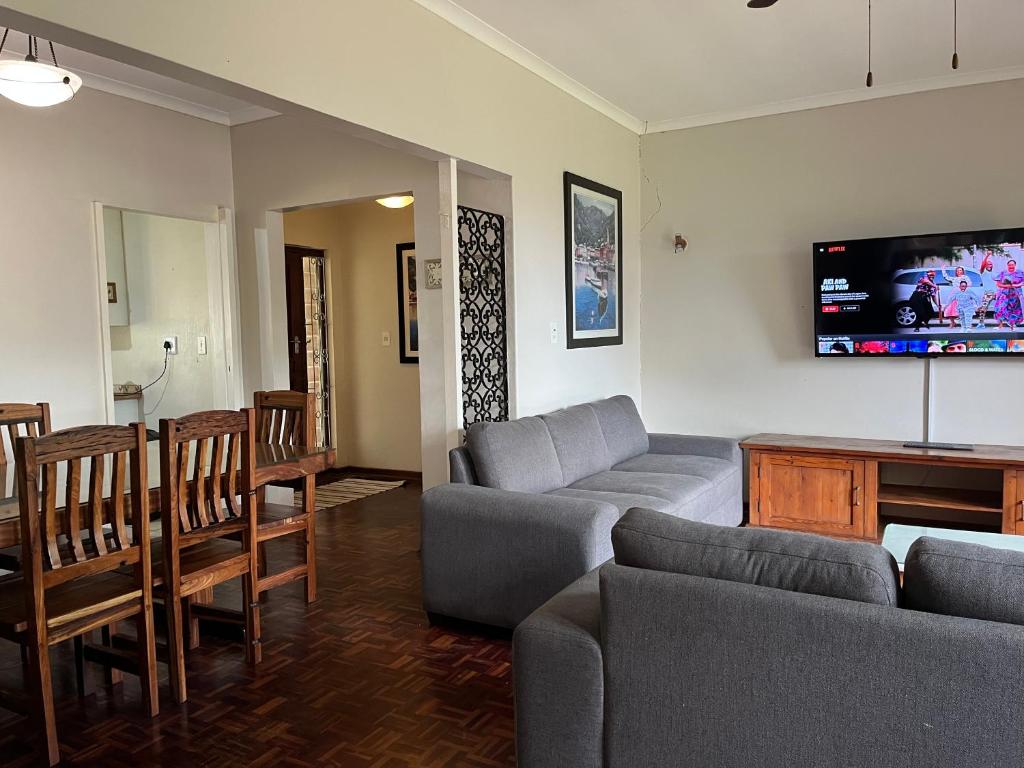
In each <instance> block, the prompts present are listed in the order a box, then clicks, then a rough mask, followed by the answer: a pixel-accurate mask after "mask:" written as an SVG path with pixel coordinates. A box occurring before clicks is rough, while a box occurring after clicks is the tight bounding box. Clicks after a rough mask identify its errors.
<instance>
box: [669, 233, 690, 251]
mask: <svg viewBox="0 0 1024 768" xmlns="http://www.w3.org/2000/svg"><path fill="white" fill-rule="evenodd" d="M672 245H674V246H675V252H676V253H679V252H680V251H685V250H686V246H688V245H689V243H688V242H687V240H686V238H685V237H683V236H682V235H681V234H679V233H678V232H676V236H675V239H674V240H673V241H672Z"/></svg>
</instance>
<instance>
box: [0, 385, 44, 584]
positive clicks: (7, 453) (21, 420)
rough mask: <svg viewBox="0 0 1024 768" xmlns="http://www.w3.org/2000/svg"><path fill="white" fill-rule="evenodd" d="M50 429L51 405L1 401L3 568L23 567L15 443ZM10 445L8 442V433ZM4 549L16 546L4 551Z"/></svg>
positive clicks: (0, 542) (0, 565)
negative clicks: (19, 544)
mask: <svg viewBox="0 0 1024 768" xmlns="http://www.w3.org/2000/svg"><path fill="white" fill-rule="evenodd" d="M49 431H50V404H49V403H36V404H35V405H31V404H29V403H0V568H2V569H4V570H7V571H13V570H18V569H20V567H21V564H20V563H21V561H20V557H21V550H20V547H17V546H16V545H17V544H18V542H19V541H20V540H21V537H20V534H19V529H18V525H19V523H18V517H19V509H18V499H17V493H16V491H17V487H16V483H15V480H14V463H13V459H14V445H15V443H16V442H17V440H18V438H19V437H39V436H40V435H45V434H46V433H47V432H49ZM5 432H6V434H7V446H6V447H5V445H4V442H5V441H4V433H5ZM4 548H12V549H11V551H10V552H4V551H3V549H4Z"/></svg>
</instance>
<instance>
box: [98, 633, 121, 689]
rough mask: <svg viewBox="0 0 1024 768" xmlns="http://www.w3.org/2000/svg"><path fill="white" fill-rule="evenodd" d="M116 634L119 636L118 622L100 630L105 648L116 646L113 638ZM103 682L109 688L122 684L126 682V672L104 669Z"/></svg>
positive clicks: (111, 668)
mask: <svg viewBox="0 0 1024 768" xmlns="http://www.w3.org/2000/svg"><path fill="white" fill-rule="evenodd" d="M116 634H117V622H116V621H112V622H110V624H108V625H107V626H105V627H103V628H102V629H101V630H100V636H101V637H102V639H103V644H104V645H105V646H107V647H108V648H110V647H112V646H113V644H114V642H113V637H114V635H116ZM103 681H104V683H106V684H107V685H108V686H110V685H117V684H118V683H121V682H123V681H124V672H122V671H121V670H120V669H116V668H114V667H104V668H103Z"/></svg>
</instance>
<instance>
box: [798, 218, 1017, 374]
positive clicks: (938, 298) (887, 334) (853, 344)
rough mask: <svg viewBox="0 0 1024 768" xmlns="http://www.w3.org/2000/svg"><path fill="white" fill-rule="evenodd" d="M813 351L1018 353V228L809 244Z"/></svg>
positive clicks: (820, 353) (892, 354) (825, 353)
mask: <svg viewBox="0 0 1024 768" xmlns="http://www.w3.org/2000/svg"><path fill="white" fill-rule="evenodd" d="M814 290H815V297H814V298H815V301H814V334H815V339H814V342H815V355H816V356H818V357H825V356H831V355H856V356H867V355H870V356H875V357H877V356H889V357H908V356H909V357H914V356H924V355H947V354H964V355H972V354H974V355H988V356H993V355H996V356H998V355H1007V354H1010V353H1014V352H1017V353H1021V352H1024V228H1022V229H1001V230H987V231H982V232H959V233H954V234H944V235H920V236H916V237H889V238H875V239H870V240H837V241H835V242H830V243H815V244H814Z"/></svg>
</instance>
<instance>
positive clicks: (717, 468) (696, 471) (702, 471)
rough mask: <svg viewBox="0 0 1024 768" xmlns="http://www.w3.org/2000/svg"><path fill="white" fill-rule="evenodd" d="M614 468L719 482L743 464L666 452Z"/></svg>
mask: <svg viewBox="0 0 1024 768" xmlns="http://www.w3.org/2000/svg"><path fill="white" fill-rule="evenodd" d="M612 469H614V470H616V471H617V472H661V473H665V474H671V475H693V476H694V477H702V478H704V479H705V480H710V481H711V482H713V483H717V482H719V481H721V480H724V479H725V478H727V477H729V475H731V474H733V473H734V472H739V471H740V469H741V466H740V465H739V464H735V463H733V462H731V461H726V460H725V459H713V458H711V457H710V456H668V455H666V454H658V453H645V454H643V455H642V456H634V457H633V458H632V459H626V461H623V462H620V463H618V464H616V465H615V466H614V467H612Z"/></svg>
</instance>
